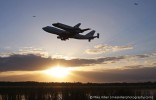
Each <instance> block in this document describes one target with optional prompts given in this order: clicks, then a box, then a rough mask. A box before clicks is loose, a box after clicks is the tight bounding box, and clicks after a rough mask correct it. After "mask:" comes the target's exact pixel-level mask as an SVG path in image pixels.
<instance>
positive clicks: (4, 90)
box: [0, 82, 156, 100]
mask: <svg viewBox="0 0 156 100" xmlns="http://www.w3.org/2000/svg"><path fill="white" fill-rule="evenodd" d="M155 98H156V83H152V82H146V83H43V82H40V83H39V82H0V100H125V99H126V100H134V99H135V100H155Z"/></svg>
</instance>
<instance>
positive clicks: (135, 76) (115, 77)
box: [0, 66, 156, 83]
mask: <svg viewBox="0 0 156 100" xmlns="http://www.w3.org/2000/svg"><path fill="white" fill-rule="evenodd" d="M19 72H20V71H19ZM19 72H18V71H16V72H15V73H12V74H10V75H7V74H8V73H10V72H4V73H3V74H1V72H0V81H8V80H9V81H47V82H49V81H53V82H55V81H58V79H57V80H55V79H52V78H51V77H48V76H47V77H46V76H45V74H43V73H39V72H35V71H28V72H27V71H21V73H22V74H21V73H20V74H18V73H19ZM72 73H73V74H74V75H73V74H72V75H69V76H68V77H69V79H64V80H61V81H64V82H73V81H75V82H102V83H108V82H147V81H155V79H156V66H153V67H148V66H146V67H143V68H135V69H124V70H120V69H111V70H100V71H99V70H94V71H85V72H84V71H73V72H72ZM4 74H6V75H4Z"/></svg>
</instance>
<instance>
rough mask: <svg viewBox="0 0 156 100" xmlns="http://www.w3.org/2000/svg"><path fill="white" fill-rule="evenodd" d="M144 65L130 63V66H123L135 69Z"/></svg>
mask: <svg viewBox="0 0 156 100" xmlns="http://www.w3.org/2000/svg"><path fill="white" fill-rule="evenodd" d="M142 67H144V66H143V65H131V66H125V67H124V68H130V69H131V68H132V69H136V68H142Z"/></svg>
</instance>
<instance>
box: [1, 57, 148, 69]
mask: <svg viewBox="0 0 156 100" xmlns="http://www.w3.org/2000/svg"><path fill="white" fill-rule="evenodd" d="M150 56H151V54H149V55H147V54H146V55H132V56H118V57H103V58H97V59H71V60H66V59H59V58H55V59H54V58H53V59H52V58H44V57H42V56H41V55H34V54H27V55H19V54H14V55H10V56H8V57H0V71H20V70H21V71H22V70H25V71H30V70H43V69H47V68H49V67H52V66H56V65H63V66H67V67H76V66H90V65H95V64H107V62H113V63H115V62H117V61H120V60H124V59H129V58H133V57H134V58H138V59H139V58H146V57H150Z"/></svg>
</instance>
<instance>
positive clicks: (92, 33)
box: [86, 30, 95, 37]
mask: <svg viewBox="0 0 156 100" xmlns="http://www.w3.org/2000/svg"><path fill="white" fill-rule="evenodd" d="M94 34H95V30H92V31H91V32H89V33H88V34H86V36H87V37H93V36H94Z"/></svg>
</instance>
